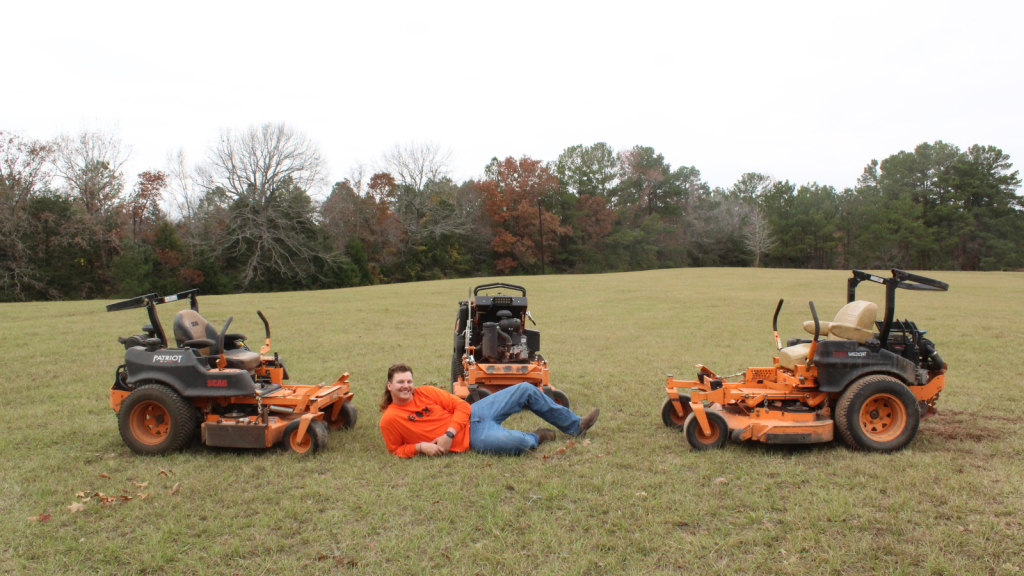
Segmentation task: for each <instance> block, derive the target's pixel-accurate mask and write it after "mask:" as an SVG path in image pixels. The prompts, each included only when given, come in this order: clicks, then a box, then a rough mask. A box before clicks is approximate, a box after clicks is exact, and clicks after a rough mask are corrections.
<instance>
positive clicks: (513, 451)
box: [469, 403, 539, 456]
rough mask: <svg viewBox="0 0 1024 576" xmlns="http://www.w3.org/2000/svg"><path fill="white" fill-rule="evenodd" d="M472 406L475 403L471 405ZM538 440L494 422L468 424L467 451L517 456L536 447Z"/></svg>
mask: <svg viewBox="0 0 1024 576" xmlns="http://www.w3.org/2000/svg"><path fill="white" fill-rule="evenodd" d="M473 405H474V406H475V405H476V403H474V404H473ZM538 443H539V439H538V438H537V435H536V434H533V433H532V432H520V431H519V430H509V429H507V428H503V427H502V426H501V424H499V423H497V422H494V421H483V422H470V424H469V449H470V450H472V451H474V452H482V453H485V454H498V455H502V456H518V455H520V454H524V453H526V452H527V451H530V450H533V449H534V448H536V447H537V444H538Z"/></svg>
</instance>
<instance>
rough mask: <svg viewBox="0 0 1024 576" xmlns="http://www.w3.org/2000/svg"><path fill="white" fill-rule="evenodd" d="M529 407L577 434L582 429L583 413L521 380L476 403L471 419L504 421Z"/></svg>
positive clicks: (539, 415) (558, 425) (567, 432)
mask: <svg viewBox="0 0 1024 576" xmlns="http://www.w3.org/2000/svg"><path fill="white" fill-rule="evenodd" d="M523 408H529V409H530V411H531V412H533V413H534V414H536V415H537V416H538V417H539V418H540V419H542V420H544V421H545V422H547V423H548V424H551V425H552V426H554V427H555V428H558V429H559V430H561V431H562V432H564V433H566V434H568V435H570V436H573V435H575V434H577V433H578V432H579V430H580V417H579V416H577V415H576V414H575V413H574V412H573V411H572V410H569V409H568V408H566V407H565V406H562V405H560V404H557V403H555V401H554V400H552V399H551V398H548V395H547V394H545V393H543V392H541V391H540V389H539V388H537V387H536V386H534V385H533V384H528V383H526V382H520V383H519V384H516V385H515V386H509V387H508V388H505V389H504V390H500V391H498V392H495V393H494V394H491V395H490V396H487V397H486V398H484V399H482V400H478V401H476V402H474V403H473V413H472V416H470V421H471V422H477V421H481V422H496V423H498V424H501V423H502V422H504V421H505V420H507V419H508V417H509V416H511V415H513V414H516V413H519V412H522V411H523Z"/></svg>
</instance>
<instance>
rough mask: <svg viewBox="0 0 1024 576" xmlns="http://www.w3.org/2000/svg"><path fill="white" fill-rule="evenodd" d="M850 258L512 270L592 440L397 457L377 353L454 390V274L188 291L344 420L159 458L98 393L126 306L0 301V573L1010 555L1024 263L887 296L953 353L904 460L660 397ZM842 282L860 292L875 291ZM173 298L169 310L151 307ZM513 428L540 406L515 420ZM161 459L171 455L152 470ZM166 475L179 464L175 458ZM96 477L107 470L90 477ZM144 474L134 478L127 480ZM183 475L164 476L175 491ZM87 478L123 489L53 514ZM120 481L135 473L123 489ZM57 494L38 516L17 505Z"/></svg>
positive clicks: (868, 564) (736, 563) (730, 361)
mask: <svg viewBox="0 0 1024 576" xmlns="http://www.w3.org/2000/svg"><path fill="white" fill-rule="evenodd" d="M848 275H849V274H848V273H846V272H831V271H802V270H801V271H793V270H753V269H683V270H661V271H651V272H640V273H628V274H607V275H593V276H556V277H551V276H549V277H523V278H516V279H515V280H516V281H517V282H518V283H521V284H523V285H524V286H526V288H527V290H528V291H529V297H530V308H531V310H532V312H533V315H534V317H535V318H536V319H537V321H538V323H539V329H540V330H541V334H542V349H543V352H544V354H545V356H546V357H547V358H548V360H549V362H550V366H551V375H552V380H553V383H554V384H555V385H556V386H557V387H559V388H561V389H563V390H564V391H565V392H566V393H567V394H568V395H569V398H570V399H571V401H572V405H573V407H574V408H575V409H576V410H577V411H578V412H586V411H589V410H590V409H591V408H592V407H600V408H601V409H602V413H601V418H600V420H599V421H598V423H597V425H596V426H595V427H594V429H593V431H592V432H591V433H590V435H589V440H590V441H591V443H590V444H587V445H584V443H578V444H576V445H574V446H572V447H569V448H568V449H567V450H565V451H564V452H563V453H558V452H557V450H558V448H560V447H564V446H565V438H564V437H563V436H561V435H560V437H559V440H558V441H556V442H553V443H549V444H545V445H544V446H541V447H540V449H538V450H537V451H536V453H534V454H532V455H528V456H525V457H521V458H502V457H492V456H482V455H477V454H463V455H458V456H455V455H452V456H447V457H444V458H439V459H426V458H417V459H414V460H401V459H398V458H395V457H392V456H390V455H388V454H387V453H386V452H385V449H384V443H383V440H382V439H381V437H380V433H379V431H378V429H377V420H378V412H377V404H378V402H379V399H380V394H381V391H382V390H383V382H384V380H385V379H386V369H387V366H388V365H389V364H391V363H393V362H397V361H404V362H406V363H409V364H410V365H412V366H413V367H414V369H415V370H416V374H415V376H416V381H417V383H418V384H431V383H435V384H442V385H443V384H446V383H447V377H448V370H449V360H450V355H451V346H452V337H451V334H452V327H453V325H454V319H455V309H456V303H457V301H458V300H460V299H464V298H465V297H466V292H467V289H468V288H469V287H470V286H472V285H473V284H474V283H482V281H478V282H474V281H471V280H452V281H440V282H425V283H417V284H403V285H392V286H377V287H365V288H353V289H345V290H333V291H324V292H301V293H282V294H245V295H237V296H211V297H200V310H201V312H202V313H203V315H204V316H205V317H206V318H207V319H208V320H210V321H211V322H212V323H214V324H215V325H217V326H220V325H222V323H223V321H224V320H225V319H226V317H227V316H228V315H232V316H234V318H235V320H234V322H233V324H232V331H236V330H237V331H240V332H244V333H246V334H248V335H249V336H250V341H251V342H253V343H254V344H257V345H258V343H259V342H261V340H262V325H261V323H260V321H259V319H258V318H257V316H256V310H257V309H261V310H263V312H264V313H265V314H266V315H267V317H268V318H269V319H270V322H271V326H272V329H273V334H274V349H275V350H277V351H279V352H280V353H281V355H282V356H283V357H284V358H285V359H286V360H287V362H288V367H289V371H290V373H291V376H292V381H294V382H298V383H316V382H320V381H327V382H332V381H333V380H334V379H335V378H337V376H338V375H340V374H341V373H342V372H344V371H348V372H350V373H351V374H352V378H351V380H352V383H353V386H352V389H353V391H354V393H355V395H356V396H355V400H354V404H355V406H356V408H357V409H358V410H359V422H358V425H357V426H356V428H355V429H354V430H351V431H348V432H332V433H331V437H330V446H329V447H328V449H327V451H326V452H324V453H322V454H320V455H318V456H315V457H312V458H306V459H303V458H297V457H294V456H293V455H290V454H287V453H281V452H278V451H276V450H270V451H259V450H257V451H236V450H224V449H211V448H205V447H202V446H199V445H195V446H192V447H191V448H189V449H187V450H185V451H184V452H181V453H177V454H173V455H170V456H166V457H159V458H143V457H138V456H135V455H134V454H133V453H131V452H130V451H129V450H128V449H127V448H126V447H125V446H124V444H123V443H122V442H121V439H120V437H119V436H118V433H117V427H116V422H115V418H114V413H113V412H112V411H111V410H110V408H109V406H108V400H107V390H108V389H109V387H110V385H111V383H112V379H113V376H114V370H115V368H116V367H117V365H118V364H120V363H121V361H122V360H123V354H124V350H123V348H121V346H119V345H118V344H117V341H116V338H117V336H121V335H123V336H127V335H130V334H135V333H138V332H139V328H140V326H141V325H142V324H143V323H144V322H146V319H145V313H144V311H142V310H133V311H128V312H118V313H110V314H108V313H106V312H104V307H103V305H104V304H106V302H57V303H28V304H3V305H0V326H2V327H3V333H2V335H0V357H2V358H3V360H4V374H3V376H2V377H0V422H3V426H2V428H0V430H2V431H3V433H2V434H0V453H2V454H3V471H2V472H0V507H2V510H3V514H2V515H0V572H4V573H17V572H25V573H64V572H67V573H77V572H101V573H130V574H138V573H150V572H152V573H218V574H234V573H237V574H258V573H268V574H270V573H302V574H309V573H333V572H335V571H337V572H345V571H350V573H374V574H389V573H397V574H410V573H449V572H450V573H458V574H476V573H480V574H499V573H540V574H600V573H631V574H632V573H636V574H639V573H697V572H700V573H725V574H731V573H736V574H748V573H778V574H818V573H832V572H847V573H878V572H882V573H935V574H952V573H956V574H959V573H986V574H996V573H1015V572H1017V571H1019V570H1020V569H1021V566H1022V564H1024V557H1022V550H1024V527H1022V522H1024V498H1022V496H1024V493H1022V492H1024V440H1022V438H1021V432H1022V431H1024V430H1022V422H1024V417H1022V414H1021V413H1022V410H1021V405H1022V401H1024V386H1022V384H1021V382H1022V377H1024V360H1022V355H1021V342H1022V341H1024V323H1022V321H1021V319H1022V317H1024V275H1021V274H1000V273H990V274H989V273H950V272H943V273H935V274H934V276H935V277H937V278H939V279H940V280H943V281H946V282H948V283H949V284H950V286H951V288H950V291H949V292H948V293H914V292H907V291H900V292H899V293H898V294H897V309H896V312H897V315H898V317H899V318H910V319H913V320H915V321H917V323H918V324H919V325H920V326H921V327H922V328H924V329H927V330H928V332H929V338H931V339H932V340H933V341H934V342H935V343H936V345H937V347H938V351H939V353H940V354H941V355H942V356H943V358H944V359H945V360H946V362H947V363H948V364H949V367H950V371H949V373H948V375H947V388H946V391H945V392H944V393H943V396H942V398H941V399H940V402H939V411H940V414H939V416H937V417H936V418H933V419H931V420H929V421H927V422H925V423H924V424H923V425H922V427H921V430H920V433H919V435H918V438H917V440H916V441H915V442H914V443H912V444H911V446H910V447H909V448H908V449H907V450H904V451H902V452H900V453H896V454H892V455H874V454H865V453H858V452H853V451H851V450H848V449H847V448H845V447H843V446H841V445H840V444H829V445H822V446H812V447H773V448H772V447H766V446H762V445H750V444H744V445H735V444H730V445H729V446H728V447H727V448H726V449H724V450H721V451H717V452H713V453H695V452H693V451H691V450H690V448H689V446H688V445H687V444H686V442H685V440H684V439H683V437H682V435H681V434H680V433H678V432H674V431H670V430H668V429H666V428H665V427H664V426H663V425H662V424H661V420H660V417H659V408H660V406H661V403H662V401H663V399H664V396H665V394H664V379H665V374H666V373H673V374H676V375H686V376H690V375H691V373H693V372H694V369H693V364H695V363H698V362H700V363H702V364H706V365H708V366H709V367H711V368H712V369H714V370H716V371H717V372H719V373H726V374H729V373H733V372H737V371H739V370H740V369H742V368H744V367H746V366H748V365H764V364H766V363H768V362H770V361H771V357H772V355H773V352H774V346H773V340H772V335H771V315H772V312H773V311H774V306H775V303H776V302H777V300H778V298H780V297H784V298H785V299H786V306H785V307H784V308H783V311H782V314H781V316H780V320H779V326H780V331H781V335H782V337H783V339H785V338H787V337H798V336H802V335H803V332H802V330H801V329H800V323H801V322H802V321H803V320H805V319H808V318H810V313H809V311H808V309H807V301H808V300H811V299H813V300H814V301H815V304H816V306H817V309H818V311H819V314H821V316H822V318H823V319H831V317H832V316H833V315H834V314H835V313H836V311H837V310H838V309H839V308H840V307H841V306H842V304H843V303H844V302H845V294H846V278H847V277H848ZM858 295H859V296H860V297H861V298H864V299H871V300H873V301H875V302H878V303H879V304H881V303H882V301H883V298H884V296H883V291H882V289H881V288H880V287H878V286H874V285H869V284H862V285H861V288H860V290H859V292H858ZM181 307H183V306H177V307H176V306H175V305H173V304H171V305H166V306H162V307H161V309H160V311H161V317H162V319H163V322H164V324H165V326H167V327H169V326H170V323H171V319H172V318H173V314H174V312H175V311H177V310H178V309H180V308H181ZM509 424H510V425H512V426H514V427H518V428H520V429H523V430H532V429H534V428H536V427H537V426H538V425H539V424H540V421H539V420H538V419H537V418H536V417H534V416H533V415H531V414H522V415H519V416H516V417H515V418H513V419H512V420H511V421H510V422H509ZM161 470H165V471H167V473H168V474H169V476H165V475H163V474H161ZM172 471H173V473H172ZM101 474H102V475H106V476H109V478H106V477H101ZM144 483H148V484H145V486H144V487H140V486H137V484H144ZM175 484H180V486H179V491H178V493H176V494H173V495H172V494H170V491H171V488H172V487H173V486H174V485H175ZM80 491H85V492H88V493H93V492H96V491H99V492H103V493H105V494H107V495H121V494H125V495H130V496H132V497H133V499H132V500H131V501H124V502H121V503H118V504H114V505H110V506H101V505H99V504H98V503H96V498H93V500H91V501H89V502H87V503H86V509H85V510H84V511H82V512H79V513H77V514H73V515H72V514H71V513H70V512H69V511H68V510H66V509H65V507H66V506H68V505H69V504H71V503H72V502H74V501H78V499H76V498H75V494H76V493H77V492H80ZM139 494H148V496H147V497H145V498H140V497H139V496H138V495H139ZM40 514H48V515H51V518H50V519H48V520H46V521H39V520H36V521H29V520H27V518H28V517H38V516H39V515H40Z"/></svg>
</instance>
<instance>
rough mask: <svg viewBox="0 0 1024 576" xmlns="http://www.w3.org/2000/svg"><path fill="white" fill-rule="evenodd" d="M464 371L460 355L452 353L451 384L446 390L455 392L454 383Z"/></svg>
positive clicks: (464, 373) (463, 374)
mask: <svg viewBox="0 0 1024 576" xmlns="http://www.w3.org/2000/svg"><path fill="white" fill-rule="evenodd" d="M465 375H466V372H465V370H464V369H463V366H462V355H461V354H452V377H451V384H450V385H449V387H448V391H449V392H452V393H454V392H455V383H456V382H458V381H459V377H460V376H465Z"/></svg>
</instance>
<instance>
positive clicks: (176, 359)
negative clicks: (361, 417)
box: [107, 289, 356, 454]
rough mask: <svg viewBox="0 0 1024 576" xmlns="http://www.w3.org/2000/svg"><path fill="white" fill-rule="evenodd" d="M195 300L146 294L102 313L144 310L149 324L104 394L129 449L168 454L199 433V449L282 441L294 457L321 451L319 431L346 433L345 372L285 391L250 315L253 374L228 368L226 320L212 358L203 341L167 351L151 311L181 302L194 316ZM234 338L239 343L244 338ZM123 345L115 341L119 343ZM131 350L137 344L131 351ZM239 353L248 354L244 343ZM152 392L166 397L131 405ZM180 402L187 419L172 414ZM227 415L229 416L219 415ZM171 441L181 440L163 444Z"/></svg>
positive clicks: (283, 374)
mask: <svg viewBox="0 0 1024 576" xmlns="http://www.w3.org/2000/svg"><path fill="white" fill-rule="evenodd" d="M198 294H199V291H198V289H193V290H188V291H185V292H180V293H178V294H174V295H169V296H164V297H159V296H158V295H156V294H147V295H144V296H139V297H136V298H132V299H130V300H125V301H123V302H117V303H114V304H110V305H108V306H107V311H108V312H114V311H120V310H130V309H135V308H146V310H147V313H148V316H149V320H150V324H149V325H147V326H144V327H143V331H144V332H146V335H148V336H150V337H149V338H144V337H142V336H139V337H132V338H137V340H135V341H132V342H129V343H128V344H126V350H125V364H122V365H121V366H119V367H118V370H117V372H116V375H115V378H114V385H113V386H112V387H111V389H110V393H109V396H110V408H111V409H113V410H114V412H115V413H116V414H117V415H118V420H119V428H120V429H121V433H122V437H124V439H125V443H126V444H128V446H129V448H131V449H132V450H133V451H136V452H139V453H143V454H160V453H163V452H167V451H171V450H174V449H177V448H180V447H181V445H183V444H184V443H185V442H186V441H187V440H188V439H189V437H190V436H191V435H192V434H193V433H194V431H195V430H194V428H195V427H198V429H199V431H200V434H201V440H202V442H203V443H204V444H206V445H208V446H219V447H228V448H269V447H271V446H274V445H275V444H278V443H280V442H282V440H284V441H286V446H287V447H288V448H289V449H291V450H293V451H295V452H298V453H311V452H316V451H318V450H320V449H322V448H323V447H325V446H326V434H327V431H326V427H331V428H336V429H337V428H350V427H351V426H352V425H354V424H355V419H356V413H355V409H354V408H353V407H352V406H351V404H349V402H350V401H351V399H352V398H353V396H354V395H353V394H352V392H351V391H350V384H349V374H348V373H347V372H346V373H344V374H342V375H341V377H339V378H338V379H337V380H336V381H335V382H334V383H333V384H331V385H325V384H324V383H320V384H318V385H305V386H304V385H293V384H285V382H284V381H285V380H286V379H288V373H287V369H286V368H285V366H284V363H283V361H282V360H281V359H280V357H279V356H278V354H277V353H274V354H273V355H267V354H268V352H269V351H270V323H269V322H268V321H267V319H266V316H264V314H263V312H262V311H257V315H258V316H259V317H260V319H261V320H262V322H263V325H264V329H265V332H266V340H265V344H264V346H263V347H262V348H261V349H260V357H259V364H258V365H257V366H256V367H255V368H253V369H252V370H243V369H239V368H229V367H227V364H228V361H227V355H226V352H225V346H224V344H225V334H226V333H227V329H228V326H230V324H231V322H232V320H233V318H230V317H229V318H228V320H227V322H226V323H225V324H224V328H223V329H222V330H221V331H220V333H219V335H218V340H217V342H216V344H217V351H218V354H216V355H211V356H204V355H202V354H201V353H199V352H198V349H199V348H201V347H206V346H209V345H212V344H214V343H213V342H211V341H209V340H205V339H203V340H194V341H190V342H186V343H185V346H183V347H170V346H169V345H168V341H167V336H166V333H165V332H164V328H163V325H162V324H161V323H160V318H159V315H158V314H157V311H156V306H157V305H160V304H165V303H169V302H175V301H178V300H182V299H184V298H188V299H189V303H190V308H191V309H192V310H193V311H195V312H198V311H199V304H198V300H197V298H196V297H197V295H198ZM234 336H239V335H234ZM241 339H242V341H243V342H244V336H241ZM126 340H128V339H126V338H121V339H119V341H120V342H121V343H122V344H124V343H125V342H126ZM136 343H138V344H140V345H134V346H132V345H131V344H136ZM242 346H243V348H244V349H245V350H246V351H248V348H247V347H244V343H242ZM154 386H157V387H159V389H157V390H156V393H157V395H158V396H159V395H163V396H162V397H163V398H166V400H165V401H163V403H162V404H163V405H161V402H160V401H156V402H154V401H153V400H149V401H147V402H145V403H143V404H139V403H137V402H134V403H133V402H132V395H133V394H136V393H137V392H138V391H139V390H142V389H144V388H145V389H147V390H149V391H150V393H152V392H153V388H154ZM179 399H180V401H181V404H182V405H188V406H189V407H190V408H191V409H192V410H194V412H193V413H191V414H189V413H186V412H181V413H179V414H174V405H175V404H177V403H178V402H179ZM125 404H130V405H131V407H130V410H132V413H131V414H127V415H125V414H122V412H123V411H122V406H124V405H125ZM246 407H248V409H246ZM229 408H230V409H232V410H234V411H233V412H227V413H225V410H227V409H229ZM252 408H255V410H252ZM240 409H243V410H244V411H245V412H247V413H242V411H240ZM139 410H145V411H148V412H149V413H153V414H151V415H152V416H153V418H152V419H153V420H154V421H155V423H149V420H150V418H148V417H147V418H145V419H143V418H142V416H143V415H136V412H137V411H139ZM154 411H155V413H154ZM147 415H150V414H147ZM176 418H177V420H179V422H178V424H177V425H178V426H181V427H183V428H184V429H182V430H175V429H174V427H175V423H174V422H175V419H176ZM126 421H127V423H125V422H126ZM315 423H319V424H315ZM196 424H198V426H195V425H196ZM311 426H312V428H311ZM147 427H148V428H147ZM190 427H192V429H191V430H188V428H190ZM126 434H127V436H126ZM170 434H179V435H180V436H181V437H180V438H177V437H176V438H175V439H174V440H175V441H174V442H171V443H170V444H168V442H167V441H166V438H167V437H168V435H170ZM161 436H162V438H161ZM286 436H287V438H286Z"/></svg>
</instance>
